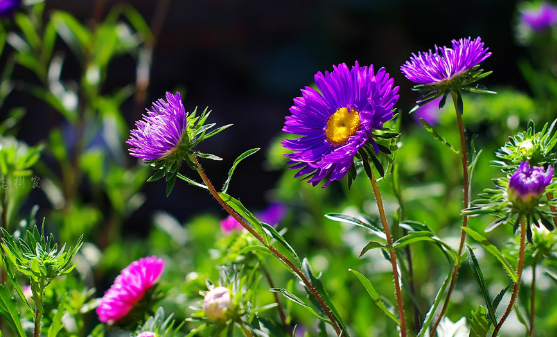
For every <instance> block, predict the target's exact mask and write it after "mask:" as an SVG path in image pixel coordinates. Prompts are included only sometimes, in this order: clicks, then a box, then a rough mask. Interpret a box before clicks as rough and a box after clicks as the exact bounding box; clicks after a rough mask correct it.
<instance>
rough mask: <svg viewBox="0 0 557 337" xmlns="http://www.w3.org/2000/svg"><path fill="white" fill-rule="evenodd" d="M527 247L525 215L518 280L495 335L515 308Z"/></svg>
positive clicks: (521, 227) (522, 223)
mask: <svg viewBox="0 0 557 337" xmlns="http://www.w3.org/2000/svg"><path fill="white" fill-rule="evenodd" d="M525 247H526V218H525V217H524V216H523V217H522V219H521V221H520V253H519V255H518V269H517V271H516V277H517V280H516V283H515V284H514V288H513V293H512V295H511V300H510V302H509V306H508V307H507V310H506V311H505V313H504V314H503V316H502V317H501V319H500V320H499V323H498V324H497V326H496V327H495V330H494V331H493V335H492V336H493V337H496V336H497V333H498V332H499V329H501V326H502V325H503V323H504V322H505V320H506V319H507V317H508V316H509V314H510V313H511V311H512V310H513V307H514V304H515V302H516V298H517V297H518V291H519V290H520V277H521V276H522V268H524V250H525Z"/></svg>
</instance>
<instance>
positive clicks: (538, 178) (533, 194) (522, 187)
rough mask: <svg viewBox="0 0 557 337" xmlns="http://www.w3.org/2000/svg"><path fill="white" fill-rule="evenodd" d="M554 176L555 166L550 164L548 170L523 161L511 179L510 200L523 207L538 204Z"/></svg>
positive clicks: (508, 190) (508, 191)
mask: <svg viewBox="0 0 557 337" xmlns="http://www.w3.org/2000/svg"><path fill="white" fill-rule="evenodd" d="M552 178H553V167H551V166H549V167H548V168H547V171H546V170H544V168H543V167H541V166H534V167H532V168H530V163H528V162H527V161H523V162H521V163H520V166H519V167H518V169H517V170H516V171H515V173H513V175H512V176H511V179H510V181H509V187H508V189H507V193H508V197H509V200H510V201H511V202H512V203H513V205H514V206H516V207H518V208H521V209H524V208H531V207H534V206H536V204H537V203H538V200H539V198H540V197H541V196H542V194H543V192H544V191H545V188H546V187H547V185H549V183H550V182H551V179H552Z"/></svg>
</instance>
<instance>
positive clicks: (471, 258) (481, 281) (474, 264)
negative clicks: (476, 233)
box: [466, 245, 497, 325]
mask: <svg viewBox="0 0 557 337" xmlns="http://www.w3.org/2000/svg"><path fill="white" fill-rule="evenodd" d="M466 249H467V250H468V262H469V263H470V268H472V273H473V274H474V278H475V279H476V283H477V284H478V286H479V287H480V291H481V293H482V296H483V297H484V300H485V303H486V305H487V312H488V314H489V319H490V320H491V323H493V325H497V318H496V317H495V309H494V308H493V306H492V302H491V296H489V290H488V289H487V284H486V282H485V278H484V275H483V273H482V270H481V268H480V264H479V263H478V260H477V259H476V255H474V251H472V249H471V248H470V246H469V245H466Z"/></svg>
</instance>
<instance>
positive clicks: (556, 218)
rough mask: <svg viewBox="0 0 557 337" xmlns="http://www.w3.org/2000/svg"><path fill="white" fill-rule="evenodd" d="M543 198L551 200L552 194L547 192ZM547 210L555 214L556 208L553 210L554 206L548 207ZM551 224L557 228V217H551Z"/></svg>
mask: <svg viewBox="0 0 557 337" xmlns="http://www.w3.org/2000/svg"><path fill="white" fill-rule="evenodd" d="M545 196H546V197H547V201H550V200H553V193H551V192H548V193H546V194H545ZM549 209H550V210H551V211H552V212H553V213H555V212H557V208H555V206H551V205H550V206H549ZM553 223H554V224H555V226H557V217H553Z"/></svg>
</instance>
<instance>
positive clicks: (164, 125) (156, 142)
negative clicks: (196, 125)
mask: <svg viewBox="0 0 557 337" xmlns="http://www.w3.org/2000/svg"><path fill="white" fill-rule="evenodd" d="M135 126H136V127H137V129H135V130H132V131H131V135H130V139H128V141H127V142H126V144H128V145H131V146H132V148H130V149H129V151H130V155H132V156H134V157H138V158H141V159H142V160H143V161H149V160H156V159H162V158H166V157H168V156H169V155H170V154H172V153H174V151H175V150H176V149H178V147H179V146H180V145H181V144H182V143H183V142H187V141H188V139H187V134H186V130H187V115H186V111H185V109H184V105H183V104H182V96H181V95H180V93H179V92H176V95H172V94H171V93H169V92H167V93H166V102H165V101H164V100H163V99H159V100H158V101H157V102H154V103H153V107H152V111H149V110H147V115H143V120H140V121H137V122H136V123H135Z"/></svg>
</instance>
